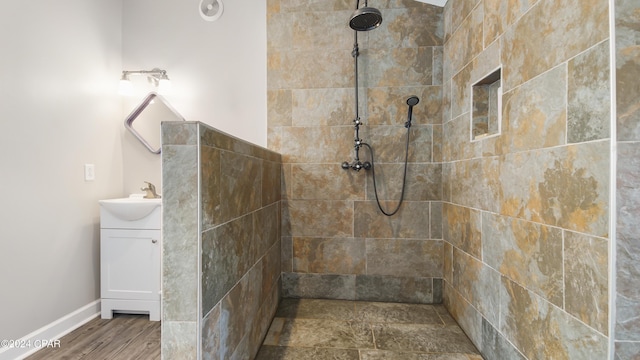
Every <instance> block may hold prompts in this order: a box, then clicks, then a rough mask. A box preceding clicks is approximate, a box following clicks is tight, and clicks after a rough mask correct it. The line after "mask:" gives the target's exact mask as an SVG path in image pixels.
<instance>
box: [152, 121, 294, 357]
mask: <svg viewBox="0 0 640 360" xmlns="http://www.w3.org/2000/svg"><path fill="white" fill-rule="evenodd" d="M162 137H163V145H162V166H163V179H162V181H163V274H162V276H163V284H162V286H163V290H162V291H163V319H162V357H163V359H166V360H168V359H252V358H253V357H254V356H255V354H256V353H257V351H258V349H259V347H260V345H261V342H262V339H263V337H264V335H265V334H266V332H267V329H268V327H269V324H270V323H271V319H272V318H273V315H274V313H275V310H276V307H277V305H278V300H279V296H280V283H279V278H280V272H281V270H280V252H281V250H280V223H281V221H280V199H281V196H280V183H281V173H282V163H281V160H280V155H279V154H276V153H274V152H272V151H269V150H266V149H263V148H260V147H258V146H255V145H252V144H250V143H247V142H245V141H242V140H239V139H236V138H234V137H231V136H229V135H226V134H224V133H222V132H219V131H217V130H215V129H213V128H211V127H209V126H207V125H205V124H202V123H198V122H179V123H178V122H171V123H163V124H162ZM198 354H200V356H198Z"/></svg>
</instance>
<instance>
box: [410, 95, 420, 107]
mask: <svg viewBox="0 0 640 360" xmlns="http://www.w3.org/2000/svg"><path fill="white" fill-rule="evenodd" d="M419 102H420V99H418V97H417V96H415V95H413V96H412V97H410V98H408V99H407V105H409V106H416V105H418V103H419Z"/></svg>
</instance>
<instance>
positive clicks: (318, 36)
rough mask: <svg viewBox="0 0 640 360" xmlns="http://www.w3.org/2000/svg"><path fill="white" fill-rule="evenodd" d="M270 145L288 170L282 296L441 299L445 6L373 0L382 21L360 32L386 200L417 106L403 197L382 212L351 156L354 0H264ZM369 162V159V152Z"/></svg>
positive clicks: (365, 114)
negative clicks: (414, 101)
mask: <svg viewBox="0 0 640 360" xmlns="http://www.w3.org/2000/svg"><path fill="white" fill-rule="evenodd" d="M267 4H268V22H267V25H268V109H269V111H268V144H269V148H270V149H273V150H275V151H277V152H280V153H281V154H282V157H283V162H284V176H283V179H284V181H283V194H284V201H283V212H282V219H283V226H282V235H283V237H282V244H283V254H282V262H283V272H284V276H283V295H284V296H289V297H329V298H341V299H368V300H395V301H410V302H440V301H441V294H442V289H441V284H442V279H441V278H442V251H443V242H442V231H441V219H442V206H441V203H440V200H441V198H442V185H441V178H442V166H441V164H440V156H441V151H440V148H439V143H440V136H441V133H442V131H441V125H440V123H441V118H442V111H441V97H442V95H441V94H442V86H441V83H442V71H441V69H442V65H441V64H442V39H443V28H442V9H441V8H438V7H434V6H430V5H426V4H422V3H419V2H416V1H388V0H384V1H376V0H371V1H369V6H373V7H376V8H379V9H380V10H381V12H382V15H383V23H382V25H381V26H380V27H379V28H378V29H375V30H373V31H369V32H361V33H359V34H358V42H359V45H360V54H361V55H360V58H359V73H360V74H359V82H360V86H361V89H360V99H359V100H360V108H359V112H360V116H361V118H362V120H363V121H364V123H365V126H363V127H362V128H361V138H363V139H364V141H365V142H367V143H370V144H371V145H372V146H373V147H374V151H375V157H376V173H377V175H378V176H379V178H378V181H379V183H378V184H379V185H380V190H381V192H380V196H381V199H382V201H383V203H384V206H385V207H386V208H387V209H389V208H391V207H392V206H395V204H396V200H397V199H399V197H400V189H401V185H402V182H401V180H402V170H403V164H404V146H405V145H404V144H405V138H406V129H405V128H404V122H405V121H406V116H407V105H406V100H407V98H409V96H411V95H417V96H418V97H419V98H420V103H419V104H418V105H417V106H416V107H415V108H414V122H413V124H414V126H413V127H412V128H411V148H410V154H409V161H410V163H409V170H408V179H407V193H406V194H405V198H406V201H405V203H404V205H403V207H402V208H401V210H400V212H399V213H398V214H397V215H395V216H394V217H391V218H387V217H385V216H384V215H382V214H381V213H380V211H379V210H378V208H377V206H376V203H375V200H374V192H373V183H372V181H371V172H365V171H361V172H359V173H356V172H354V171H352V170H343V169H342V168H341V167H340V164H341V163H342V162H344V161H348V162H351V161H352V160H353V158H354V153H353V139H354V134H353V132H354V129H353V119H354V116H355V110H354V106H355V105H354V104H355V100H354V89H353V85H354V74H353V72H354V70H353V66H354V64H353V62H354V60H353V58H352V56H351V51H352V48H353V43H354V31H353V30H351V29H350V28H349V27H348V25H347V22H348V19H349V17H350V15H351V14H352V13H353V11H354V10H355V5H356V2H355V0H348V1H346V0H326V1H313V0H269V1H268V2H267ZM361 158H362V159H363V161H364V160H365V159H369V155H368V153H367V151H366V149H364V148H363V149H362V151H361Z"/></svg>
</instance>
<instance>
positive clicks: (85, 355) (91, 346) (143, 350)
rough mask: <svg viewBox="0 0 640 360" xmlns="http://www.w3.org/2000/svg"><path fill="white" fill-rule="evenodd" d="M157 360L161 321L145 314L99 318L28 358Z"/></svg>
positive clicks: (51, 359)
mask: <svg viewBox="0 0 640 360" xmlns="http://www.w3.org/2000/svg"><path fill="white" fill-rule="evenodd" d="M40 359H47V360H58V359H60V360H61V359H64V360H67V359H68V360H79V359H86V360H94V359H95V360H105V359H108V360H156V359H160V322H159V321H149V316H148V315H130V314H114V317H113V319H111V320H102V319H100V318H99V317H98V318H96V319H93V320H91V321H89V322H88V323H86V324H85V325H83V326H81V327H79V328H78V329H76V330H74V331H72V332H70V333H69V334H67V335H65V336H63V337H62V338H61V339H60V347H56V348H48V349H42V350H40V351H38V352H36V353H35V354H33V355H31V356H29V357H27V360H40Z"/></svg>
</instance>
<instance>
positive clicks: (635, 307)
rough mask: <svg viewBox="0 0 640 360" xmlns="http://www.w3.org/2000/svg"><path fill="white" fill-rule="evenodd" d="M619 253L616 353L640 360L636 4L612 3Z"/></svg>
mask: <svg viewBox="0 0 640 360" xmlns="http://www.w3.org/2000/svg"><path fill="white" fill-rule="evenodd" d="M615 7H616V16H615V19H616V23H615V31H616V94H617V96H616V106H617V140H618V142H617V146H618V153H617V154H618V157H617V169H618V172H617V184H618V190H617V194H616V201H617V204H616V205H617V207H616V213H617V220H618V222H617V229H616V234H617V249H616V261H617V268H616V275H617V282H616V291H617V298H616V314H617V316H616V319H615V340H616V342H615V351H616V358H617V359H624V360H626V359H638V358H640V321H639V319H640V291H639V290H638V289H640V276H639V275H638V274H640V236H639V233H638V228H639V226H638V223H639V221H640V220H638V219H640V206H639V205H638V204H640V191H639V190H638V189H639V188H640V161H639V159H640V81H639V80H640V42H639V39H640V2H638V1H636V0H616V1H615Z"/></svg>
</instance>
